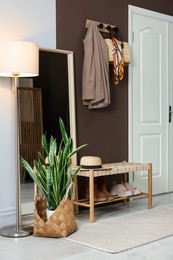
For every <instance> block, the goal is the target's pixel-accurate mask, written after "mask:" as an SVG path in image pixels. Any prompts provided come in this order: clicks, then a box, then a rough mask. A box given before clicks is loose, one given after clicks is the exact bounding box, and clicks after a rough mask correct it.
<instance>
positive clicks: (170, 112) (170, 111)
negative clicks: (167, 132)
mask: <svg viewBox="0 0 173 260" xmlns="http://www.w3.org/2000/svg"><path fill="white" fill-rule="evenodd" d="M172 113H173V110H172V107H171V106H169V123H171V114H172Z"/></svg>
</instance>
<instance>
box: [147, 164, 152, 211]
mask: <svg viewBox="0 0 173 260" xmlns="http://www.w3.org/2000/svg"><path fill="white" fill-rule="evenodd" d="M149 166H150V167H149V169H148V208H149V209H151V208H152V164H151V163H149Z"/></svg>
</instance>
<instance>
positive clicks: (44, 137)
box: [41, 135, 49, 155]
mask: <svg viewBox="0 0 173 260" xmlns="http://www.w3.org/2000/svg"><path fill="white" fill-rule="evenodd" d="M41 144H42V147H43V149H44V151H45V152H46V155H48V151H49V146H48V143H47V139H46V135H42V140H41Z"/></svg>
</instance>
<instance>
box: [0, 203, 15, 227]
mask: <svg viewBox="0 0 173 260" xmlns="http://www.w3.org/2000/svg"><path fill="white" fill-rule="evenodd" d="M15 223H16V209H15V208H14V207H11V208H6V209H3V210H0V228H2V227H6V226H11V225H13V224H15Z"/></svg>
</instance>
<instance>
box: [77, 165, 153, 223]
mask: <svg viewBox="0 0 173 260" xmlns="http://www.w3.org/2000/svg"><path fill="white" fill-rule="evenodd" d="M102 166H103V168H102V169H90V170H83V169H81V170H80V171H79V173H78V175H77V176H82V177H87V178H89V200H87V199H80V200H78V198H77V195H76V199H75V201H74V204H75V205H78V206H83V207H89V209H90V223H93V222H94V206H96V205H100V204H105V203H110V202H111V203H112V202H113V201H124V202H126V200H127V199H129V198H139V197H148V208H149V209H151V208H152V164H151V163H131V162H120V163H111V164H103V165H102ZM141 171H147V172H148V192H141V193H140V194H139V195H135V196H134V195H133V196H129V197H125V198H122V197H118V196H116V197H115V198H114V199H113V200H111V201H109V200H107V201H104V202H94V178H95V177H99V176H110V175H116V174H123V175H124V176H123V177H124V182H127V180H128V174H129V173H138V172H141ZM77 176H76V180H75V182H76V190H77V192H76V194H78V186H77Z"/></svg>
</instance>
